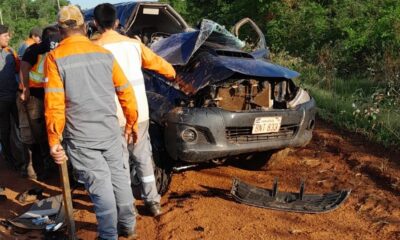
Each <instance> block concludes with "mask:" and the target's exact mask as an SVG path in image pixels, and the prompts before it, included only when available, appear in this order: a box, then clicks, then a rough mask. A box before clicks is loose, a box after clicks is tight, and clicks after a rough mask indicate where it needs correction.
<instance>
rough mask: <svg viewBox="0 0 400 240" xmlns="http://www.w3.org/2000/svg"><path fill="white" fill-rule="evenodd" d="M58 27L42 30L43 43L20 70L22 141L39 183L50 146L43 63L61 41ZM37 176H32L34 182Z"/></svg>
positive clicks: (31, 49) (44, 173)
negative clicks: (46, 119)
mask: <svg viewBox="0 0 400 240" xmlns="http://www.w3.org/2000/svg"><path fill="white" fill-rule="evenodd" d="M60 38H61V36H60V32H59V30H58V27H57V26H48V27H46V28H45V29H44V30H43V34H42V39H43V41H42V42H40V43H39V44H33V45H31V46H30V47H29V48H27V49H26V51H25V53H24V55H23V57H22V61H21V69H20V92H21V93H20V96H19V98H17V107H18V116H19V127H20V132H21V141H22V142H23V143H24V144H26V145H27V147H28V148H29V150H30V151H31V154H30V156H31V158H32V159H31V160H32V165H33V169H34V172H35V173H36V176H37V178H38V179H39V180H43V179H45V178H46V176H47V174H48V173H47V171H48V169H46V168H48V166H49V162H48V161H49V160H50V156H49V145H48V143H47V136H46V125H45V122H44V105H43V101H44V83H45V82H44V80H45V77H44V60H45V58H46V56H47V53H48V52H49V51H50V50H53V49H54V48H55V47H56V46H57V45H58V42H59V41H60ZM36 176H30V177H32V178H34V177H36Z"/></svg>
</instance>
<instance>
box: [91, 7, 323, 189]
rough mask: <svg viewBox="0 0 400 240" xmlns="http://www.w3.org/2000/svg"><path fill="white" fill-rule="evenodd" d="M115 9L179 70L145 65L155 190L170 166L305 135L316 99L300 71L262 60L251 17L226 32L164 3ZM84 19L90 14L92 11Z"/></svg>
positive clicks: (291, 142)
mask: <svg viewBox="0 0 400 240" xmlns="http://www.w3.org/2000/svg"><path fill="white" fill-rule="evenodd" d="M115 6H116V8H117V11H118V18H119V20H120V24H121V26H122V27H123V28H124V30H125V32H126V34H127V35H128V36H130V37H134V36H136V37H140V39H141V40H142V42H143V43H144V44H146V45H147V46H149V47H150V48H151V49H152V50H153V51H154V52H156V53H157V54H158V55H160V56H162V57H163V58H165V59H166V60H167V61H169V62H170V63H171V64H173V65H174V67H175V69H176V71H177V79H176V82H177V83H179V84H176V83H171V82H169V81H168V80H166V79H165V78H163V77H162V76H160V75H158V74H156V73H154V72H151V71H148V70H145V69H144V70H143V71H144V76H145V84H146V92H147V98H148V102H149V107H150V119H151V127H150V136H151V141H152V147H153V154H154V156H153V158H154V163H155V172H156V178H157V187H158V190H159V192H160V193H161V194H163V193H165V192H166V190H167V189H168V186H169V183H170V179H171V169H172V166H173V165H175V164H181V165H182V164H185V163H186V164H188V163H190V164H193V163H200V162H207V161H213V162H219V163H220V162H223V161H225V159H227V158H229V157H232V156H238V155H241V154H249V153H254V152H265V151H271V150H279V149H283V148H286V147H300V146H304V145H306V144H307V143H308V142H309V141H310V140H311V137H312V131H313V128H314V124H315V111H316V105H315V101H314V99H313V98H312V97H311V96H310V95H309V94H308V93H307V92H306V91H305V90H303V89H301V88H299V87H298V86H296V85H295V83H294V82H293V80H292V79H293V78H296V77H298V76H299V73H297V72H295V71H292V70H290V69H287V68H285V67H282V66H279V65H276V64H273V63H271V62H270V61H269V60H268V49H267V47H266V44H265V38H264V35H263V34H262V31H261V30H260V29H259V28H258V27H257V25H256V24H255V23H254V22H253V21H252V20H250V19H243V20H242V21H240V22H239V23H238V24H236V25H235V26H234V27H233V29H232V32H230V31H228V30H226V29H225V28H224V27H223V26H221V25H219V24H217V23H215V22H213V21H210V20H203V21H202V22H201V23H200V24H199V26H198V27H197V28H191V27H189V26H188V24H187V23H186V22H185V21H184V19H183V18H182V17H181V16H180V15H179V14H178V13H177V12H176V11H175V10H174V9H173V8H172V7H171V6H170V5H168V4H164V3H158V2H130V3H120V4H115ZM85 19H86V20H87V21H90V20H92V19H93V9H90V10H87V11H86V12H85ZM244 25H249V26H250V27H251V29H252V30H253V31H254V32H255V34H256V36H258V37H257V39H258V40H257V41H255V42H256V44H253V45H252V46H249V44H247V43H246V42H245V41H242V40H240V39H239V38H238V36H239V32H240V29H241V27H242V26H244ZM177 85H179V86H180V88H179V87H177ZM248 164H251V162H249V163H248ZM133 172H134V171H133ZM133 182H135V181H133Z"/></svg>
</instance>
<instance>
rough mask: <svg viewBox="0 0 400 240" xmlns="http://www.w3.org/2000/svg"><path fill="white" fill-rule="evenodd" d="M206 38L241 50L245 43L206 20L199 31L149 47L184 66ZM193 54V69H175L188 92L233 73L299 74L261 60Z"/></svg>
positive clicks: (272, 75)
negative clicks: (178, 70)
mask: <svg viewBox="0 0 400 240" xmlns="http://www.w3.org/2000/svg"><path fill="white" fill-rule="evenodd" d="M206 41H207V42H212V43H217V44H219V45H222V46H224V47H226V48H227V49H234V50H235V51H238V50H239V51H240V50H241V49H242V48H243V47H244V44H245V43H244V42H242V41H241V40H240V39H238V38H237V37H235V36H234V35H232V34H231V33H230V32H229V31H227V30H226V29H225V28H224V27H223V26H220V25H219V24H217V23H215V22H213V21H210V20H206V19H205V20H203V21H202V23H201V26H200V29H199V30H195V31H192V32H185V33H179V34H174V35H172V36H170V37H168V38H164V39H161V40H160V41H158V42H156V43H154V44H153V45H152V46H151V48H152V50H153V51H154V52H156V53H157V54H158V55H160V56H161V57H163V58H164V59H166V60H167V61H168V62H170V63H171V64H173V65H175V66H185V65H186V64H187V63H188V62H189V61H191V59H192V57H194V56H195V53H196V52H197V50H198V49H199V48H200V47H201V46H202V45H203V44H204V43H205V42H206ZM199 55H201V56H199ZM250 56H251V55H250ZM195 57H196V60H195V61H196V62H197V64H196V67H194V69H193V71H190V72H181V73H179V72H178V77H179V79H180V80H183V81H184V82H185V83H186V84H188V85H189V86H190V87H189V88H190V89H191V91H190V94H195V93H196V92H197V91H198V90H200V89H202V88H204V87H205V86H207V85H208V84H217V83H220V82H223V81H225V80H226V79H227V78H229V77H231V76H233V75H234V74H235V73H238V74H242V75H245V76H249V77H257V78H286V79H292V78H296V77H298V76H299V75H300V74H299V73H298V72H296V71H293V70H290V69H288V68H285V67H283V66H280V65H277V64H273V63H270V62H267V61H266V60H263V59H256V58H240V57H229V56H221V55H213V54H210V53H199V54H198V56H195Z"/></svg>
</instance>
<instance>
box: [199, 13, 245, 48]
mask: <svg viewBox="0 0 400 240" xmlns="http://www.w3.org/2000/svg"><path fill="white" fill-rule="evenodd" d="M198 40H200V41H199V42H204V41H208V42H212V43H217V44H221V45H224V46H227V47H231V48H238V49H242V48H243V47H244V46H245V45H246V44H245V42H243V41H241V40H240V39H239V38H237V37H236V36H235V35H233V34H232V33H231V32H229V31H228V30H226V28H225V27H224V26H222V25H219V24H218V23H216V22H213V21H211V20H207V19H204V20H203V21H202V22H201V26H200V36H199V38H198Z"/></svg>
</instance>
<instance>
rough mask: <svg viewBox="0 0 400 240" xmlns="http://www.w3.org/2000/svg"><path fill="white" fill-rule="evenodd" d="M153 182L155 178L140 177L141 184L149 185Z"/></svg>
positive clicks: (152, 176) (151, 176)
mask: <svg viewBox="0 0 400 240" xmlns="http://www.w3.org/2000/svg"><path fill="white" fill-rule="evenodd" d="M155 181H156V178H155V177H154V175H150V176H146V177H142V182H143V183H151V182H155Z"/></svg>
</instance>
